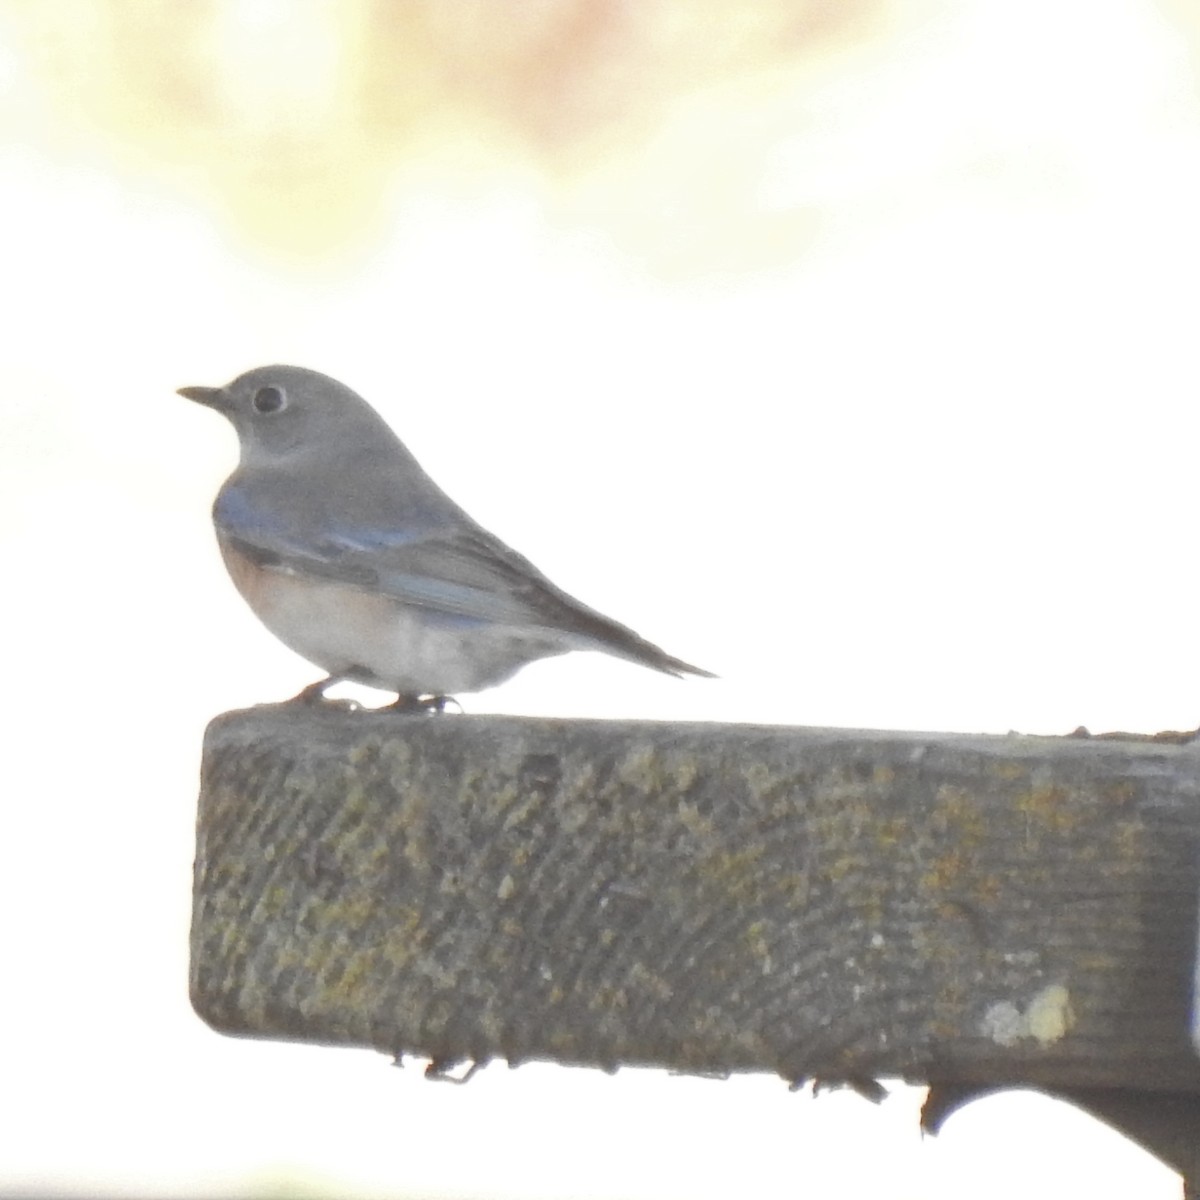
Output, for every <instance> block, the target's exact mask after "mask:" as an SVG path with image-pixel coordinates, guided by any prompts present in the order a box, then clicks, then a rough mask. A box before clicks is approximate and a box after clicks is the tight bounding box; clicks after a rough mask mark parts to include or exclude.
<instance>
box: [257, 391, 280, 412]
mask: <svg viewBox="0 0 1200 1200" xmlns="http://www.w3.org/2000/svg"><path fill="white" fill-rule="evenodd" d="M250 403H251V404H253V405H254V411H255V412H260V413H274V412H279V410H280V409H281V408H283V406H284V405H285V404H287V397H286V396H285V395H284V394H283V389H282V388H277V387H261V388H259V389H258V391H257V392H255V393H254V399H253V400H251V401H250Z"/></svg>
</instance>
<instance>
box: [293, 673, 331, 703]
mask: <svg viewBox="0 0 1200 1200" xmlns="http://www.w3.org/2000/svg"><path fill="white" fill-rule="evenodd" d="M341 682H342V676H341V675H330V676H329V677H328V678H327V679H318V680H317V682H316V683H310V684H309V685H308V687H306V688H304V689H303V690H302V691H300V692H297V693H296V695H295V696H293V697H292V698H291V700H290V701H288V703H289V704H321V703H322V702H323V701H324V699H325V689H326V688H329V687H333V685H334V684H335V683H341Z"/></svg>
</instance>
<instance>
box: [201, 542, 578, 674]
mask: <svg viewBox="0 0 1200 1200" xmlns="http://www.w3.org/2000/svg"><path fill="white" fill-rule="evenodd" d="M219 540H220V542H221V553H222V555H223V557H224V559H225V565H226V567H227V568H228V569H229V574H230V576H231V577H232V579H233V582H234V584H235V585H236V586H237V589H238V591H239V592H241V594H242V596H243V597H244V598H245V600H246V602H247V603H248V604H249V605H250V607H251V608H252V609H253V610H254V612H255V614H256V615H257V616H258V618H259V620H261V621H262V623H263V624H264V625H266V627H267V628H268V629H269V630H270V631H271V632H272V633H273V634H274V635H275V636H276V637H277V638H279V640H280V641H281V642H283V643H284V644H285V645H287V646H290V647H291V649H293V650H295V651H296V653H297V654H301V655H303V656H304V657H305V658H307V659H308V660H309V662H312V663H315V664H316V665H317V666H319V667H321V668H322V669H324V670H326V671H328V672H329V673H330V674H331V675H341V676H345V677H347V678H350V679H357V680H359V681H360V682H363V683H372V684H376V685H378V686H380V687H385V688H390V689H391V690H393V691H396V692H399V693H400V694H402V695H435V696H447V695H452V694H453V693H455V692H475V691H479V690H480V689H482V688H486V687H491V686H493V685H494V684H497V683H501V682H503V681H504V680H505V679H507V678H509V676H511V675H513V674H514V673H515V672H516V671H518V670H520V668H521V667H523V666H525V665H526V664H527V663H530V662H533V661H534V660H535V659H538V658H545V657H547V656H548V655H552V654H562V653H565V651H566V650H568V649H569V648H570V647H569V646H567V645H565V644H562V643H558V642H556V641H555V640H553V635H551V634H549V633H548V631H533V630H522V629H518V628H515V627H512V626H503V625H494V624H488V623H478V622H467V621H458V620H456V619H454V618H451V617H441V616H439V615H438V614H435V613H431V612H429V611H427V610H424V609H420V608H416V607H413V606H411V605H407V604H402V603H400V602H398V601H396V600H393V599H391V598H390V597H387V596H381V595H379V594H377V593H372V592H368V591H364V590H362V589H360V588H356V587H351V586H349V585H347V584H344V583H338V582H337V581H335V580H328V579H319V578H316V577H314V576H309V575H299V574H296V573H295V572H291V571H286V570H280V569H276V568H271V567H262V566H260V565H258V564H257V563H255V562H253V561H252V560H250V559H249V558H247V557H246V556H245V555H243V554H241V553H239V552H238V551H237V550H235V549H234V548H233V547H232V546H231V545H230V544H229V543H228V542H226V541H225V540H224V539H219Z"/></svg>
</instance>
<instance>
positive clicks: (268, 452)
mask: <svg viewBox="0 0 1200 1200" xmlns="http://www.w3.org/2000/svg"><path fill="white" fill-rule="evenodd" d="M179 395H181V396H186V397H187V399H189V400H195V401H196V402H197V403H198V404H204V405H206V406H207V407H209V408H212V409H216V411H217V412H219V413H222V414H224V415H225V416H226V417H228V418H229V420H230V421H231V422H232V423H233V427H234V429H236V430H237V434H238V438H239V440H240V441H241V452H242V464H243V465H247V464H251V465H269V464H270V463H272V462H276V461H280V460H288V459H292V458H295V457H296V456H297V455H307V454H313V455H319V456H322V457H330V458H337V457H341V456H342V455H343V454H350V455H353V454H354V453H356V452H364V451H366V452H369V451H370V450H373V449H378V448H381V447H382V446H383V445H389V446H391V445H394V444H395V443H396V436H395V434H394V433H393V432H392V430H391V429H390V427H389V426H388V425H387V423H386V422H385V421H384V420H383V418H382V417H381V416H379V414H378V413H377V412H376V411H375V410H374V409H373V408H372V407H371V406H370V405H369V404H368V403H367V402H366V401H365V400H364V399H363V398H362V397H361V396H359V395H357V394H356V393H355V392H352V391H351V390H350V389H349V388H348V387H346V386H345V385H344V384H341V383H338V381H337V380H336V379H331V378H330V377H329V376H328V375H322V374H320V373H319V372H317V371H309V370H306V369H305V368H304V367H285V366H274V367H256V368H255V369H254V370H253V371H247V372H246V373H245V374H244V375H239V376H238V377H237V378H236V379H235V380H234V381H233V382H232V383H230V384H227V385H226V386H225V387H222V388H213V387H185V388H180V389H179Z"/></svg>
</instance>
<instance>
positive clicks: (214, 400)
mask: <svg viewBox="0 0 1200 1200" xmlns="http://www.w3.org/2000/svg"><path fill="white" fill-rule="evenodd" d="M175 394H176V395H178V396H183V397H185V398H186V399H188V400H195V402H196V403H197V404H204V405H206V406H207V407H209V408H215V409H216V410H217V411H218V412H222V411H224V409H225V407H226V404H227V397H226V395H225V389H224V388H214V387H182V388H178V389H177V390H176V393H175Z"/></svg>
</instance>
